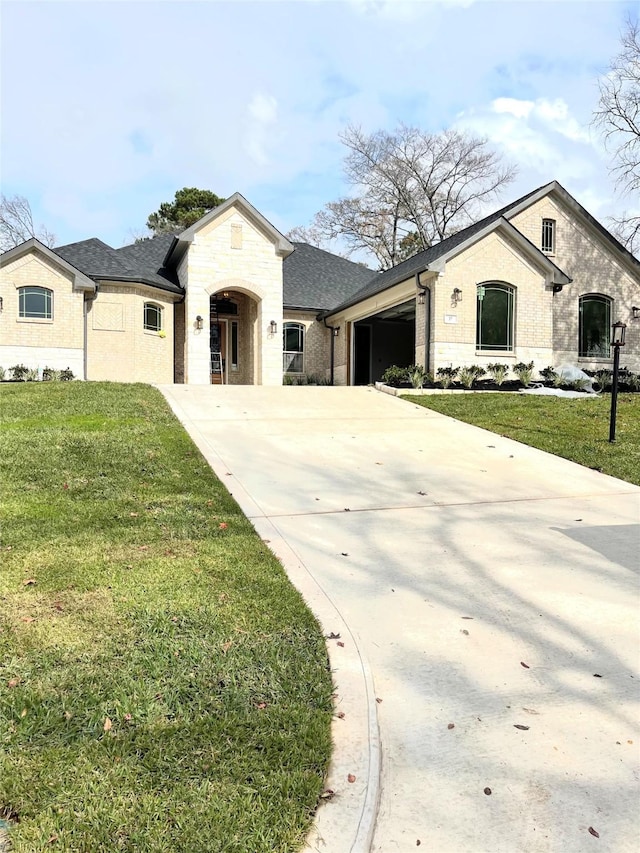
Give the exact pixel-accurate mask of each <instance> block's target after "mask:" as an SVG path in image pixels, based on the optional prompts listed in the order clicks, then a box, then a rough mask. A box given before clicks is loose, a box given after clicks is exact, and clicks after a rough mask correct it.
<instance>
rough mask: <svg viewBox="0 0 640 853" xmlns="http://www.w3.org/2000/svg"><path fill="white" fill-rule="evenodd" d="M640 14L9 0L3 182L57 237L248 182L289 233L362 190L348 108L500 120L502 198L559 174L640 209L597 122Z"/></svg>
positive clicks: (489, 124)
mask: <svg viewBox="0 0 640 853" xmlns="http://www.w3.org/2000/svg"><path fill="white" fill-rule="evenodd" d="M639 12H640V2H639V0H635V2H613V0H611V2H599V0H594V1H593V2H590V0H566V2H565V0H536V2H527V0H511V1H510V2H507V1H506V0H505V2H502V0H483V1H482V2H480V0H478V2H475V1H474V0H447V1H446V2H444V0H443V2H431V0H413V2H406V0H344V2H328V0H294V1H293V2H291V1H290V2H274V0H256V2H244V1H243V0H236V2H217V0H208V1H207V0H201V2H187V0H185V2H172V1H171V0H167V2H162V0H160V1H159V0H141V2H130V0H111V2H92V0H84V2H56V0H46V2H30V1H29V0H3V1H2V3H1V5H0V15H1V22H2V34H1V42H0V47H1V57H2V58H1V66H0V86H1V89H0V99H1V103H0V105H1V113H2V123H1V128H0V152H1V153H0V186H1V189H2V192H3V194H4V195H8V196H11V195H14V194H20V195H23V196H26V197H27V198H28V200H29V202H30V203H31V207H32V210H33V213H34V219H35V221H36V223H41V224H43V225H46V226H47V227H48V229H49V230H51V231H53V232H54V233H55V234H56V236H57V244H58V245H62V244H64V243H69V242H73V241H76V240H82V239H85V238H88V237H92V236H96V237H100V238H101V239H102V240H104V241H105V242H106V243H109V244H110V245H112V246H114V247H118V246H122V245H124V244H126V243H129V242H132V239H133V236H134V235H137V234H140V233H141V232H143V231H144V225H145V222H146V219H147V216H148V215H149V214H150V213H151V212H152V211H154V210H156V209H157V208H158V206H159V205H160V203H161V202H163V201H169V200H171V199H172V198H173V195H174V193H175V191H176V190H178V189H180V188H182V187H185V186H195V187H200V188H203V189H210V190H212V191H213V192H215V193H216V194H218V195H220V196H225V197H226V196H229V195H231V194H232V193H233V192H236V191H238V192H241V193H242V194H243V195H244V196H245V197H246V198H247V199H248V200H249V201H250V202H251V203H252V204H253V205H254V206H255V207H257V208H258V210H260V212H261V213H262V214H263V215H264V216H266V218H267V219H269V220H270V221H271V222H272V223H273V224H274V225H275V226H276V227H277V228H278V229H280V230H281V231H283V232H285V233H286V231H288V230H289V229H290V228H292V227H293V226H296V225H307V224H309V222H310V220H311V219H312V217H313V215H314V213H316V212H317V211H318V210H320V209H321V208H322V207H323V206H324V205H325V204H326V203H327V202H330V201H334V200H336V199H337V198H339V197H340V196H342V195H345V194H347V193H348V192H349V188H348V186H347V184H346V183H345V181H344V176H343V172H342V163H343V159H344V155H345V148H344V146H343V144H342V143H341V142H340V138H339V135H340V133H341V131H342V130H344V128H345V127H346V126H347V125H348V124H355V125H359V126H361V127H362V128H363V129H364V130H365V131H367V132H374V131H376V130H380V129H387V130H392V129H393V128H394V127H396V126H397V125H398V124H399V123H401V122H402V123H404V124H407V125H412V126H416V127H420V128H422V129H424V130H427V131H430V132H438V131H441V130H443V129H446V128H457V129H461V130H462V129H465V130H469V131H471V132H474V133H476V134H479V135H484V136H487V137H488V138H489V140H490V142H491V144H492V145H493V146H494V147H495V148H496V149H497V150H498V151H500V152H501V153H503V154H504V155H505V157H506V158H507V159H508V160H509V161H510V162H513V163H515V164H516V165H517V166H518V168H519V174H518V178H517V180H516V181H515V182H514V183H513V184H512V185H511V186H509V187H508V188H507V189H506V190H505V192H504V194H503V196H502V198H501V204H505V203H507V202H509V201H512V200H513V199H515V198H517V197H519V196H520V195H523V194H524V193H526V192H529V191H530V190H532V189H534V188H535V187H537V186H540V185H542V184H545V183H547V182H548V181H551V180H553V179H557V180H559V181H560V182H561V183H562V184H563V185H564V186H565V188H566V189H567V190H569V192H570V193H571V194H572V195H574V196H575V197H576V198H577V199H578V201H580V202H581V203H582V204H583V205H584V206H585V207H586V208H587V209H588V210H589V211H590V212H591V213H592V214H593V215H594V216H596V217H597V218H599V219H601V220H603V219H605V218H606V217H607V216H609V215H614V214H616V213H620V212H622V211H623V210H627V211H630V212H631V211H634V210H635V211H636V212H638V211H640V208H639V203H638V200H637V199H635V200H634V199H629V198H628V197H627V198H624V197H620V195H619V194H618V193H616V190H615V184H614V181H613V180H612V178H611V176H610V175H609V173H608V166H609V163H610V158H609V156H608V154H607V152H606V150H605V149H604V148H603V145H602V142H601V140H600V139H599V136H598V133H597V131H596V130H594V129H593V128H592V127H591V126H590V122H591V117H592V113H593V110H594V108H595V106H596V104H597V99H598V78H599V77H600V76H601V75H602V74H604V73H606V70H607V67H608V65H609V63H610V61H611V59H612V58H613V57H614V56H615V55H616V53H617V52H618V50H619V46H620V33H621V30H622V28H623V26H624V21H625V18H626V17H627V16H628V15H632V16H634V17H637V16H638V14H639ZM486 212H489V211H486Z"/></svg>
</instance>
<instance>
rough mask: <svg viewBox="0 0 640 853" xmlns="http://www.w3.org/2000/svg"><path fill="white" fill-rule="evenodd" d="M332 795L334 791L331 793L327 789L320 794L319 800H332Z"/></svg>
mask: <svg viewBox="0 0 640 853" xmlns="http://www.w3.org/2000/svg"><path fill="white" fill-rule="evenodd" d="M334 794H335V791H332V790H331V788H327V790H326V791H323V792H322V793H321V794H320V799H321V800H331V799H333V795H334Z"/></svg>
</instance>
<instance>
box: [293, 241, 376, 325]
mask: <svg viewBox="0 0 640 853" xmlns="http://www.w3.org/2000/svg"><path fill="white" fill-rule="evenodd" d="M293 245H294V247H295V250H294V252H293V253H292V254H290V255H289V256H288V257H286V258H285V259H284V261H283V264H282V267H283V269H282V276H283V289H284V295H283V302H284V305H285V307H287V308H309V309H311V310H318V311H321V310H327V309H329V308H332V307H333V306H334V305H337V304H338V303H339V302H342V301H344V300H345V299H349V298H350V297H351V296H353V294H354V293H355V292H356V291H357V290H358V289H359V288H361V287H362V286H363V285H364V284H365V283H367V282H369V281H371V278H372V276H376V275H378V273H374V272H373V270H370V269H368V268H367V267H363V266H361V265H360V264H354V263H353V261H347V260H346V259H345V258H340V257H338V256H337V255H332V254H331V253H330V252H325V251H324V250H323V249H317V248H316V247H315V246H310V245H309V244H308V243H294V244H293Z"/></svg>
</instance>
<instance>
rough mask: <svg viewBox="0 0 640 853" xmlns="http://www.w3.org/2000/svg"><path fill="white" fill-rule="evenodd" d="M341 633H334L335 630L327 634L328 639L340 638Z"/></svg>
mask: <svg viewBox="0 0 640 853" xmlns="http://www.w3.org/2000/svg"><path fill="white" fill-rule="evenodd" d="M339 639H340V634H334V633H333V631H332V632H331V633H330V634H327V640H339Z"/></svg>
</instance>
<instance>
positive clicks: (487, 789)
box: [484, 788, 491, 797]
mask: <svg viewBox="0 0 640 853" xmlns="http://www.w3.org/2000/svg"><path fill="white" fill-rule="evenodd" d="M484 792H485V794H486V795H487V797H488V796H489V794H490V793H491V788H485V789H484Z"/></svg>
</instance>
